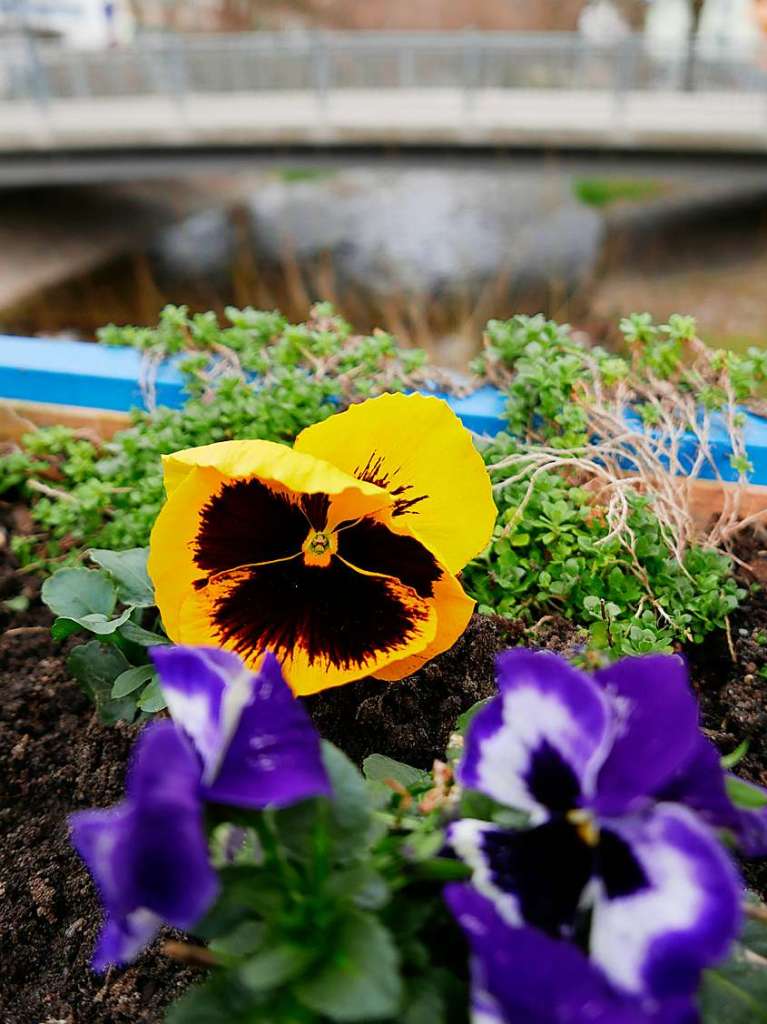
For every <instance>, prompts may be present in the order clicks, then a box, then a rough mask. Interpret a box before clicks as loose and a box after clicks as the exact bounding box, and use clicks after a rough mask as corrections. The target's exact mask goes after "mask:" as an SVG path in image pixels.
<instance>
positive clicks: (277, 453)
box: [162, 441, 393, 528]
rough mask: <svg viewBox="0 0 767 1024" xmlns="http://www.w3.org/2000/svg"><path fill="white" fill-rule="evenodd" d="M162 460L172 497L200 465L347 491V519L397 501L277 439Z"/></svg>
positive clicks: (235, 475)
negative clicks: (275, 440)
mask: <svg viewBox="0 0 767 1024" xmlns="http://www.w3.org/2000/svg"><path fill="white" fill-rule="evenodd" d="M162 463H163V474H164V480H165V490H166V493H167V495H168V497H170V496H171V495H172V494H173V493H174V491H175V490H176V488H177V487H179V486H180V485H181V483H182V482H183V481H184V480H185V479H186V477H187V476H188V475H189V473H191V472H192V471H193V470H194V469H195V467H198V468H206V469H215V470H217V471H218V473H220V474H221V476H222V477H228V478H230V479H247V478H248V477H252V476H255V477H258V478H259V479H261V480H265V481H269V482H270V483H272V484H277V485H281V486H282V487H286V488H288V489H289V490H291V491H295V492H297V493H299V494H330V495H339V496H340V495H344V501H343V502H342V503H341V506H340V507H339V511H338V512H337V515H341V516H342V517H345V516H347V515H349V514H352V515H354V516H363V515H368V514H369V513H371V512H375V511H376V510H378V509H381V508H384V507H386V506H387V505H391V504H392V503H393V499H392V498H391V496H390V495H388V494H386V492H385V491H383V490H382V489H381V488H380V487H377V486H376V485H375V484H374V483H370V482H367V481H364V480H358V479H355V478H354V477H353V476H352V475H351V474H348V473H345V472H343V471H342V470H341V469H339V468H338V467H337V466H336V465H335V464H332V463H329V462H326V461H324V460H323V459H322V458H321V457H320V458H317V457H314V456H312V455H310V454H309V455H307V454H305V453H302V452H298V451H295V450H294V449H292V448H288V447H287V446H286V445H284V444H277V443H276V442H274V441H219V442H218V443H217V444H206V445H203V446H202V447H200V448H187V449H185V450H184V451H180V452H174V453H173V455H163V457H162ZM344 492H349V493H348V494H344ZM338 521H341V520H340V519H339V520H338ZM333 525H334V524H333ZM331 528H332V527H331Z"/></svg>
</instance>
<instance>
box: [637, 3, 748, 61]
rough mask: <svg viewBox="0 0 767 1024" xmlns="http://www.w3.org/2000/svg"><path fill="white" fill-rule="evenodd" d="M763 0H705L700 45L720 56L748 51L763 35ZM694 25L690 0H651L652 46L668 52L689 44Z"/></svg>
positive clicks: (649, 33) (649, 30) (647, 29)
mask: <svg viewBox="0 0 767 1024" xmlns="http://www.w3.org/2000/svg"><path fill="white" fill-rule="evenodd" d="M760 3H762V4H763V3H764V0H706V2H705V4H704V5H703V9H702V12H701V14H700V22H699V24H698V31H697V43H698V48H699V49H700V50H702V51H705V52H706V53H709V54H712V55H713V54H718V55H720V56H736V55H744V56H745V55H748V54H749V53H750V52H753V51H754V49H755V48H756V46H757V45H758V43H759V41H760V37H761V32H760V27H759V17H758V12H759V4H760ZM692 29H693V14H692V6H691V4H690V2H689V0H651V3H650V7H649V10H648V12H647V19H646V22H645V38H646V40H647V43H648V48H649V49H650V50H654V51H656V52H657V53H658V54H661V53H664V54H666V55H668V56H670V55H672V54H673V53H674V51H683V50H685V49H686V48H687V46H688V45H689V39H690V33H691V32H692Z"/></svg>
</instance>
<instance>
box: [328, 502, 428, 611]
mask: <svg viewBox="0 0 767 1024" xmlns="http://www.w3.org/2000/svg"><path fill="white" fill-rule="evenodd" d="M338 553H339V555H340V556H341V557H342V558H345V559H346V561H347V562H351V563H352V565H356V566H358V567H359V568H360V569H365V570H366V571H367V572H380V573H382V574H383V575H384V576H394V577H395V578H396V579H398V580H402V582H403V583H405V584H407V586H408V587H412V588H413V590H414V591H415V592H416V594H418V596H419V597H431V596H432V595H433V593H434V583H435V582H436V581H437V580H438V579H439V578H440V576H441V575H442V570H441V569H440V567H439V564H438V563H437V560H436V559H435V558H434V555H432V553H431V552H430V551H428V550H427V549H426V548H425V547H424V546H423V544H421V543H420V542H419V541H417V540H416V539H415V538H414V537H403V536H401V535H400V534H398V533H392V531H391V530H390V529H388V527H386V526H384V525H383V523H379V522H376V521H375V520H373V519H362V520H361V521H360V522H359V523H357V524H356V525H355V526H350V527H348V528H347V529H345V530H341V532H340V533H339V534H338Z"/></svg>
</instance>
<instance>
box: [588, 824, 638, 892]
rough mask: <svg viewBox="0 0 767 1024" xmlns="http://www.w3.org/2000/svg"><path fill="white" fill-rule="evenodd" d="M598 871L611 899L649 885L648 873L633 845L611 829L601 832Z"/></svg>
mask: <svg viewBox="0 0 767 1024" xmlns="http://www.w3.org/2000/svg"><path fill="white" fill-rule="evenodd" d="M597 872H598V874H599V875H600V876H601V878H602V881H603V883H604V887H605V893H606V894H607V898H608V899H609V900H615V899H620V898H621V897H622V896H633V894H634V893H635V892H639V891H640V889H645V888H647V885H648V881H647V875H645V873H644V869H643V867H642V865H641V864H640V863H639V861H638V860H637V859H636V857H635V856H634V853H633V851H632V849H631V847H630V846H629V845H628V843H627V842H626V841H625V840H624V839H621V837H620V836H619V835H616V833H615V832H611V831H610V830H609V829H602V832H601V833H600V837H599V853H598V865H597Z"/></svg>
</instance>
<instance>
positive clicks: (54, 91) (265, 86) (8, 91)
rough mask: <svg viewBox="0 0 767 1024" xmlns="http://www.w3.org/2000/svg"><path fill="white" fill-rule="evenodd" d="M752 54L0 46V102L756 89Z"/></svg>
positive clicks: (190, 39)
mask: <svg viewBox="0 0 767 1024" xmlns="http://www.w3.org/2000/svg"><path fill="white" fill-rule="evenodd" d="M765 65H766V62H765V61H762V66H761V67H760V66H759V64H758V62H757V59H756V58H755V56H754V55H753V54H744V53H732V52H729V51H723V50H720V49H718V48H716V47H711V46H708V47H705V46H703V45H700V46H698V47H697V49H696V51H695V53H694V56H693V57H692V59H691V57H690V55H689V54H686V53H685V52H684V51H683V50H680V49H678V48H676V49H673V50H672V49H669V50H659V49H657V48H652V47H650V46H649V45H648V44H647V43H646V41H645V40H644V39H643V38H641V37H637V36H634V37H628V38H627V39H625V40H622V41H620V42H619V43H617V44H615V45H612V46H595V45H593V44H592V43H589V42H588V41H587V40H585V39H584V38H583V37H581V36H579V35H577V34H575V33H546V34H537V33H514V34H511V33H502V32H443V33H431V32H420V33H396V32H378V33H364V32H354V33H351V32H350V33H329V32H328V33H325V32H322V33H302V34H293V33H279V34H278V33H240V34H237V35H215V36H192V35H186V36H183V35H173V36H149V35H148V36H144V37H140V38H138V39H137V40H136V41H135V42H134V43H133V44H131V45H130V46H121V47H116V48H113V49H109V50H105V51H77V50H71V49H66V48H63V47H60V46H57V45H54V44H50V43H46V44H44V43H41V42H39V41H35V40H34V39H33V38H31V37H24V36H19V37H18V38H17V39H16V40H15V41H6V42H5V43H4V44H0V100H20V101H25V100H27V101H28V100H30V99H32V100H36V101H38V102H49V101H56V100H65V99H76V98H99V97H104V98H106V97H122V96H126V97H127V96H154V95H172V96H176V97H183V96H184V95H186V94H188V93H193V94H200V93H203V94H208V93H229V92H262V91H275V90H276V91H306V90H312V91H316V92H318V93H320V94H326V93H329V92H331V91H335V90H344V89H404V88H417V89H437V88H460V89H464V90H466V91H467V92H471V91H472V90H480V89H523V88H524V89H577V90H581V89H582V90H608V91H614V92H616V93H619V92H621V91H626V90H655V89H663V90H668V89H672V90H673V89H680V90H681V89H693V90H695V89H697V90H711V89H715V90H717V91H720V92H721V91H730V90H731V91H734V92H735V91H737V92H744V91H766V90H767V66H765Z"/></svg>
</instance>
